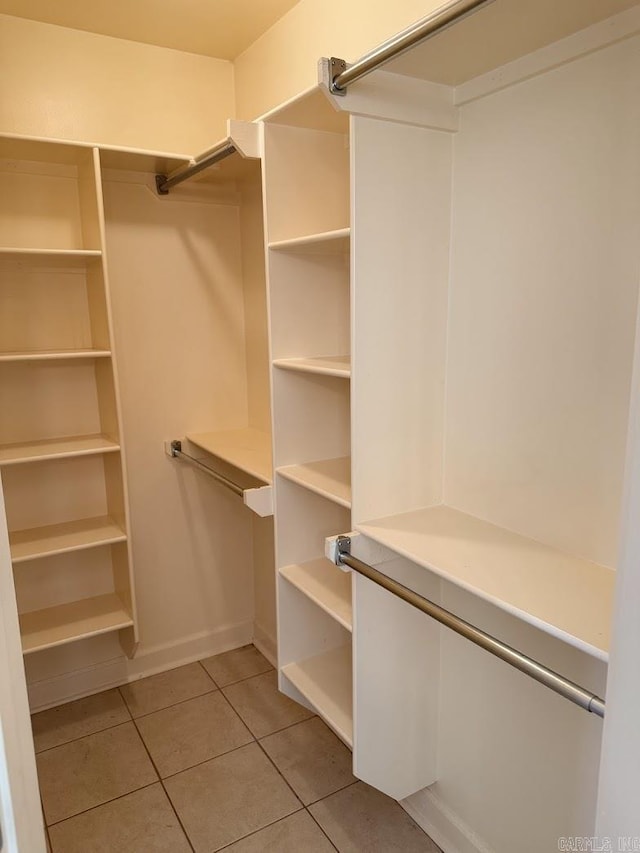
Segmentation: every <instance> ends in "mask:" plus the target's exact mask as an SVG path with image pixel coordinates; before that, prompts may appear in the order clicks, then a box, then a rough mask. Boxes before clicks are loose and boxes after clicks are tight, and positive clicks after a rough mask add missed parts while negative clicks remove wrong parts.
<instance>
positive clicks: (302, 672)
mask: <svg viewBox="0 0 640 853" xmlns="http://www.w3.org/2000/svg"><path fill="white" fill-rule="evenodd" d="M282 673H283V675H285V676H286V677H287V678H288V679H289V681H290V682H291V683H292V684H293V686H294V687H296V688H297V689H298V690H299V691H300V693H302V695H303V696H304V697H305V698H306V699H307V700H308V701H309V702H310V703H311V704H312V705H313V707H314V708H315V709H316V711H317V712H318V714H319V715H320V716H321V717H322V719H323V720H324V721H325V722H326V723H327V725H329V726H330V727H331V728H332V729H333V731H334V732H335V733H336V734H337V735H338V737H339V738H341V740H343V741H344V742H345V743H346V744H347V745H348V746H350V747H352V746H353V699H352V692H353V691H352V675H351V645H347V646H340V647H339V648H337V649H332V650H331V651H330V652H324V653H323V654H321V655H318V656H317V657H313V658H309V659H308V660H305V661H301V662H300V663H290V664H287V666H283V667H282Z"/></svg>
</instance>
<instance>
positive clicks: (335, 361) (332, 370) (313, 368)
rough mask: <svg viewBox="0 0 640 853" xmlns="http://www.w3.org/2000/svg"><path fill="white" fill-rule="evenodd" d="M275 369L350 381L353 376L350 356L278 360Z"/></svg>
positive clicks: (274, 363) (275, 362)
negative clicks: (335, 377)
mask: <svg viewBox="0 0 640 853" xmlns="http://www.w3.org/2000/svg"><path fill="white" fill-rule="evenodd" d="M273 366H274V367H278V368H280V369H281V370H295V371H298V372H300V373H318V374H320V375H322V376H337V377H339V378H342V379H348V378H349V377H350V376H351V359H350V358H349V356H348V355H325V356H322V357H321V358H278V359H276V360H275V361H274V362H273Z"/></svg>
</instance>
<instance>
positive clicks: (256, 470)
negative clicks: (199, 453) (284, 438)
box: [187, 427, 272, 483]
mask: <svg viewBox="0 0 640 853" xmlns="http://www.w3.org/2000/svg"><path fill="white" fill-rule="evenodd" d="M187 439H188V440H189V441H190V442H191V443H192V444H195V445H196V447H199V448H201V449H202V450H206V452H207V453H211V454H212V456H217V457H218V458H219V459H222V460H223V461H224V462H227V463H228V464H229V465H233V466H234V467H235V468H238V469H239V470H240V471H244V472H245V473H246V474H249V475H250V476H252V477H256V479H258V480H262V481H263V482H264V483H270V482H271V477H272V463H271V436H270V435H269V433H266V432H262V431H261V430H257V429H252V428H250V427H249V428H246V429H234V430H223V431H219V432H200V433H189V434H188V435H187Z"/></svg>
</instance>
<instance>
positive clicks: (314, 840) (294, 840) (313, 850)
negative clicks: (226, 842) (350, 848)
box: [224, 811, 335, 853]
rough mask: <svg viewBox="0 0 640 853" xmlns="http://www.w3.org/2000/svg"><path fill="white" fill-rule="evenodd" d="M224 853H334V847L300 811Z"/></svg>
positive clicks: (318, 828) (227, 849)
mask: <svg viewBox="0 0 640 853" xmlns="http://www.w3.org/2000/svg"><path fill="white" fill-rule="evenodd" d="M224 853H335V847H334V846H333V844H331V842H330V841H328V840H327V836H326V835H325V834H324V832H323V831H322V830H321V829H320V827H319V826H318V824H317V823H316V822H315V821H314V819H313V818H312V817H310V816H309V815H308V814H307V812H306V811H301V812H296V813H295V814H292V815H291V816H290V817H285V818H284V820H279V821H278V822H277V823H274V824H272V825H271V826H268V827H267V828H266V829H261V830H260V832H256V833H254V834H253V835H250V836H249V837H248V838H243V839H242V840H241V841H236V843H235V844H232V845H231V847H226V848H225V850H224Z"/></svg>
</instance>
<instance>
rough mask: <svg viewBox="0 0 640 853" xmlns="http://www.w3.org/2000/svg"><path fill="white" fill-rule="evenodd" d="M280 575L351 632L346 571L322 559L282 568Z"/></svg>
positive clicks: (349, 583) (348, 582)
mask: <svg viewBox="0 0 640 853" xmlns="http://www.w3.org/2000/svg"><path fill="white" fill-rule="evenodd" d="M280 574H281V575H282V577H283V578H286V579H287V580H288V581H289V583H290V584H293V586H295V587H296V589H299V590H300V592H303V593H304V594H305V595H306V596H307V597H308V598H310V599H311V601H313V602H315V603H316V604H317V605H318V607H321V608H322V609H323V610H324V611H325V613H328V614H329V616H332V617H333V618H334V619H335V620H336V621H337V622H339V623H340V624H341V625H342V626H343V627H344V628H346V629H347V631H351V630H352V621H353V620H352V616H351V573H350V572H343V571H341V570H340V569H339V568H338V567H337V566H334V565H333V563H331V562H330V561H329V560H327V559H326V557H320V558H319V559H317V560H309V561H308V562H307V563H300V564H298V565H295V564H294V565H291V566H284V567H283V568H281V569H280Z"/></svg>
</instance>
